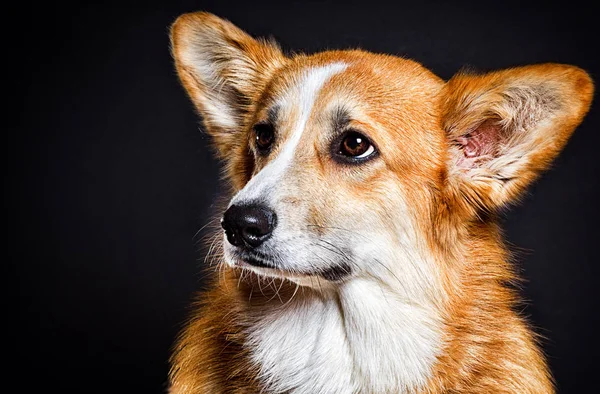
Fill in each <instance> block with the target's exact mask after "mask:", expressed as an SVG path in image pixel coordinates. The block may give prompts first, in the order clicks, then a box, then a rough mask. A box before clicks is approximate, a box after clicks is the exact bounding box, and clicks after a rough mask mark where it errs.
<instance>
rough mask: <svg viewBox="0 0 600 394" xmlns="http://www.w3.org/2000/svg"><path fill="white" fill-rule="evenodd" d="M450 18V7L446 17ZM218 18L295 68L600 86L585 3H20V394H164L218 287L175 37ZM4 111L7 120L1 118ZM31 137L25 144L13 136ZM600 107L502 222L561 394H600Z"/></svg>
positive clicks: (8, 54)
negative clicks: (192, 313) (409, 61)
mask: <svg viewBox="0 0 600 394" xmlns="http://www.w3.org/2000/svg"><path fill="white" fill-rule="evenodd" d="M450 3H451V4H450ZM194 10H206V11H210V12H213V13H215V14H217V15H219V16H222V17H225V18H228V19H230V20H231V21H233V22H234V23H236V24H237V25H239V26H240V27H241V28H243V29H244V30H246V31H248V32H250V33H251V34H253V35H259V36H261V35H262V36H268V35H272V36H273V37H275V38H276V39H277V40H278V41H279V42H280V43H281V44H282V46H283V47H284V49H286V50H297V51H307V52H313V51H317V50H322V49H327V48H349V47H362V48H364V49H368V50H371V51H376V52H387V53H392V54H398V55H404V56H407V57H410V58H413V59H415V60H418V61H420V62H422V63H423V64H424V65H425V66H427V67H429V68H430V69H432V70H433V71H434V72H436V73H437V74H438V75H440V76H441V77H443V78H446V79H447V78H449V77H451V76H452V74H454V73H455V72H456V71H457V70H459V69H460V68H461V67H463V66H465V65H468V66H471V67H472V68H474V69H477V70H481V71H486V70H492V69H498V68H503V67H510V66H515V65H524V64H529V63H539V62H548V61H551V62H562V63H570V64H575V65H578V66H580V67H582V68H584V69H586V70H588V71H589V72H590V73H591V74H592V76H593V77H594V78H595V79H596V80H600V64H599V61H598V60H599V57H598V31H599V29H598V27H597V17H596V16H594V12H593V10H592V9H585V8H583V7H582V5H580V4H577V3H575V2H562V3H560V4H556V5H554V4H548V3H540V4H538V5H534V4H528V3H523V2H520V3H505V2H502V3H501V2H499V1H497V2H489V3H487V2H474V3H471V4H468V3H457V2H439V3H436V2H425V1H414V2H410V3H402V2H395V3H393V4H392V3H390V4H387V3H376V2H372V1H369V2H362V3H357V4H350V3H348V2H344V3H337V4H334V3H312V2H311V3H287V4H284V2H282V3H281V4H278V3H273V4H267V3H264V2H257V1H245V2H226V1H200V0H198V1H169V2H167V1H165V2H163V3H162V4H161V3H159V2H150V1H146V2H139V4H138V5H135V6H134V5H128V4H126V3H123V2H119V3H114V4H109V3H107V2H104V3H98V4H96V5H92V4H88V5H81V4H80V5H77V6H73V5H69V4H63V5H55V6H50V5H45V6H43V7H42V6H39V5H35V4H31V3H23V4H22V5H21V7H20V9H18V10H15V11H14V12H8V11H7V12H6V13H5V15H4V19H5V21H11V22H14V24H13V23H9V22H6V23H5V25H4V27H5V28H7V31H6V32H5V34H4V36H3V38H4V44H5V45H4V54H5V56H4V59H5V64H6V65H8V66H10V67H9V71H5V73H6V74H5V78H4V80H5V85H6V86H8V88H9V89H8V90H5V92H10V94H7V97H5V99H8V101H10V103H11V104H12V105H10V106H8V108H9V110H8V111H7V113H6V114H5V116H6V117H7V119H8V122H7V126H6V129H5V131H6V135H7V138H6V139H5V140H4V149H3V150H4V151H5V152H4V155H3V158H4V160H3V161H4V162H5V171H4V172H5V174H6V179H7V180H8V181H7V182H5V188H6V189H5V192H4V194H5V198H6V200H5V211H6V213H7V217H8V219H9V220H8V222H7V229H8V230H9V231H7V234H6V235H5V237H4V239H5V242H7V243H8V249H13V248H14V249H15V251H16V253H15V254H14V255H12V256H9V255H7V256H9V257H8V258H7V263H8V264H7V270H8V275H6V276H5V278H7V282H8V289H9V290H10V293H9V298H8V299H9V302H8V305H9V309H10V311H11V312H14V315H16V319H12V318H11V319H10V320H9V321H8V322H7V323H5V324H6V325H7V326H8V327H9V328H11V329H12V330H10V332H11V334H7V335H6V336H5V343H7V344H8V348H9V349H10V351H11V352H9V353H4V354H5V358H6V359H7V361H9V364H10V365H12V367H13V368H11V371H10V372H11V373H9V374H8V376H6V377H5V379H4V380H5V381H6V382H7V383H16V384H17V385H18V387H19V392H36V391H40V390H42V389H43V388H55V389H61V390H62V392H82V393H83V392H129V393H131V392H140V393H151V392H156V393H159V392H163V391H164V384H165V380H166V375H167V370H168V365H167V358H168V355H169V349H170V346H171V345H172V343H173V340H174V337H175V335H176V333H177V332H178V330H179V329H180V327H181V323H182V322H183V321H184V318H185V316H186V315H187V313H188V304H189V302H190V300H191V299H192V296H193V293H194V291H196V290H198V289H200V288H201V287H202V274H201V267H202V258H203V252H202V250H198V245H195V241H196V238H194V234H195V233H196V231H197V230H198V229H199V228H200V227H202V225H203V224H205V223H206V222H207V220H208V218H209V217H210V215H211V214H212V213H213V206H212V204H213V201H214V200H215V198H216V197H217V196H218V195H219V189H220V186H219V181H218V178H219V169H218V163H217V162H216V161H215V160H213V158H212V156H211V151H210V149H209V147H208V139H207V137H206V136H205V135H203V134H202V132H200V131H198V118H197V116H196V115H195V113H194V111H193V108H192V106H191V104H190V102H189V101H188V99H187V97H186V96H185V93H184V91H183V89H182V88H181V87H180V85H179V83H178V81H177V78H176V76H175V72H174V68H173V64H172V60H171V57H170V54H169V50H168V45H169V43H168V26H169V25H170V24H171V23H172V22H173V21H174V19H175V18H176V17H177V15H179V14H181V13H183V12H189V11H194ZM5 110H6V108H5ZM15 121H16V123H17V125H16V127H15V126H14V122H15ZM599 129H600V107H599V106H598V102H597V100H596V102H595V104H594V105H593V108H592V110H591V112H590V114H589V115H588V117H587V118H586V120H585V121H584V123H583V124H582V126H581V127H580V128H579V129H578V131H577V132H576V133H575V135H574V137H573V138H572V140H571V141H570V143H569V144H568V146H567V148H566V149H565V151H564V152H563V154H562V155H561V156H560V157H559V158H558V160H557V161H556V162H555V165H554V168H553V169H552V170H550V171H549V172H548V173H546V174H545V175H544V176H543V178H542V179H540V180H539V181H538V182H537V183H536V184H535V185H533V187H532V188H531V189H530V193H529V194H528V195H527V196H526V197H525V198H524V200H523V202H522V203H521V204H520V205H519V206H517V207H515V208H513V209H512V210H510V211H509V212H508V213H507V214H506V215H505V218H504V227H505V229H506V237H507V240H508V241H509V242H510V243H511V244H512V245H513V246H514V247H515V248H516V249H517V250H518V251H519V252H520V253H519V263H518V267H519V269H520V270H521V273H522V276H523V277H524V278H525V279H526V281H525V283H524V289H523V295H524V297H525V299H526V300H528V303H527V306H526V307H525V308H524V314H526V315H529V316H530V318H531V321H532V322H533V324H534V325H535V326H536V327H539V329H538V332H540V333H541V334H542V335H544V336H546V337H547V339H546V340H544V342H543V344H544V345H543V346H544V350H545V351H546V352H547V354H548V356H549V362H550V365H551V368H552V371H553V373H554V375H555V377H556V380H557V383H558V387H559V392H562V393H579V392H587V391H588V390H591V388H592V387H594V386H593V383H594V382H596V381H597V376H596V374H597V372H596V367H597V365H596V364H595V363H594V361H593V360H595V357H596V354H597V352H598V350H599V349H598V344H599V340H598V334H597V333H598V312H599V311H598V295H597V291H596V286H595V283H596V281H597V277H598V274H599V273H600V270H599V268H598V265H599V263H600V253H599V251H598V250H599V247H600V242H599V241H600V240H599V231H598V223H599V222H600V212H599V209H598V203H599V202H600V192H599V190H600V187H599V174H600V158H599V157H598V156H599V155H598V153H597V152H598V146H599V142H600V138H599Z"/></svg>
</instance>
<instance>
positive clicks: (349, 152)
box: [338, 131, 375, 160]
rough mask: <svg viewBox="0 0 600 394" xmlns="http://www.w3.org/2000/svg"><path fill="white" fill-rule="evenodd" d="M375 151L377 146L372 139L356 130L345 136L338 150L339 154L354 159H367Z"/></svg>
mask: <svg viewBox="0 0 600 394" xmlns="http://www.w3.org/2000/svg"><path fill="white" fill-rule="evenodd" d="M373 153H375V147H374V146H373V144H371V141H369V139H368V138H367V137H365V136H364V135H362V134H360V133H358V132H356V131H350V132H348V133H346V134H345V135H344V136H343V138H342V142H341V144H340V149H339V152H338V154H340V155H343V156H345V157H347V158H349V159H354V160H362V159H366V158H368V157H370V156H371V155H373Z"/></svg>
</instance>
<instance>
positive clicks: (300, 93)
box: [230, 63, 347, 205]
mask: <svg viewBox="0 0 600 394" xmlns="http://www.w3.org/2000/svg"><path fill="white" fill-rule="evenodd" d="M346 67H347V65H346V64H344V63H332V64H328V65H326V66H322V67H316V68H311V69H309V70H307V71H305V72H304V75H303V77H302V79H301V80H300V81H299V83H298V85H296V86H295V87H294V89H292V90H290V91H288V92H287V93H286V96H285V98H284V99H283V100H282V107H283V106H295V107H297V108H298V113H299V118H298V119H297V120H296V124H295V127H294V129H293V131H292V134H291V136H290V137H289V139H288V141H287V142H286V143H285V145H284V146H283V148H282V149H281V152H280V153H279V155H278V156H277V158H276V159H275V160H273V161H272V162H270V163H269V164H268V165H266V166H265V168H263V169H262V170H261V171H260V172H259V173H258V174H256V175H255V176H254V177H253V178H252V179H250V181H249V182H248V183H247V184H246V186H245V187H244V188H243V189H242V190H240V191H239V192H238V193H237V194H236V195H235V196H234V198H233V199H232V200H231V203H230V205H233V204H235V203H238V202H240V201H250V200H254V199H258V198H260V197H263V198H264V197H266V196H264V195H262V194H263V193H264V192H265V191H266V190H267V189H269V188H270V186H273V185H275V184H277V182H278V181H279V179H280V178H281V177H282V176H283V174H284V173H285V170H286V168H287V167H288V165H289V164H290V163H291V161H292V160H293V158H294V153H295V151H296V147H297V146H298V144H299V143H300V139H301V137H302V134H303V133H304V130H305V128H306V123H307V122H308V119H309V118H310V114H311V113H312V109H313V106H314V103H315V101H316V99H317V97H318V96H319V91H320V90H321V88H322V87H323V85H324V84H325V83H326V82H327V81H328V80H329V79H330V78H331V77H332V76H334V75H335V74H337V73H340V72H342V71H343V70H345V69H346Z"/></svg>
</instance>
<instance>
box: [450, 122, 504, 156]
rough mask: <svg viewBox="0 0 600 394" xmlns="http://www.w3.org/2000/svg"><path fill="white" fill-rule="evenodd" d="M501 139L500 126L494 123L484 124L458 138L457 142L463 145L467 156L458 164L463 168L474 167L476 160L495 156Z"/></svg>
mask: <svg viewBox="0 0 600 394" xmlns="http://www.w3.org/2000/svg"><path fill="white" fill-rule="evenodd" d="M500 138H501V136H500V126H499V125H498V124H496V123H495V122H492V121H486V122H483V123H482V124H481V125H479V126H478V127H477V128H476V129H475V130H473V131H471V132H470V133H469V134H466V135H464V136H461V137H458V138H457V139H456V142H458V143H459V144H460V145H461V148H462V151H463V154H464V156H465V159H461V160H459V163H458V164H459V165H460V166H461V167H472V166H473V164H474V161H475V160H476V159H478V158H481V157H484V156H494V155H495V154H496V153H498V152H497V151H498V142H499V141H500ZM468 159H472V160H468Z"/></svg>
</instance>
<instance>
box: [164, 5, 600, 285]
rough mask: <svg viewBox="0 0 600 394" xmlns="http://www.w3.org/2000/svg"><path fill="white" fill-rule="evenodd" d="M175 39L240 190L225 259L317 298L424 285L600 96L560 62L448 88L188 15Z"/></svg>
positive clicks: (194, 94)
mask: <svg viewBox="0 0 600 394" xmlns="http://www.w3.org/2000/svg"><path fill="white" fill-rule="evenodd" d="M171 38H172V49H173V54H174V57H175V60H176V66H177V71H178V74H179V76H180V78H181V80H182V82H183V84H184V86H185V88H186V89H187V91H188V93H189V95H190V97H191V99H192V101H193V102H194V104H195V105H196V107H197V108H198V111H199V113H200V115H201V116H202V118H203V121H204V125H205V127H206V130H207V132H208V133H209V134H210V135H211V136H212V137H213V139H214V143H215V146H216V148H217V152H218V155H219V156H220V157H221V158H222V159H223V160H224V161H225V163H226V175H227V177H228V180H229V181H230V182H231V184H232V186H233V189H234V190H233V191H234V195H233V198H232V199H231V201H230V204H229V206H228V209H227V210H226V212H225V213H224V216H223V220H222V225H223V228H224V234H225V239H224V242H225V256H226V261H227V263H229V264H231V265H233V266H242V267H245V268H249V269H252V270H253V271H255V272H257V273H259V274H260V275H267V276H279V277H281V276H283V277H286V278H288V279H291V280H293V281H296V282H298V283H301V284H305V285H308V286H311V285H312V286H314V285H317V284H318V285H319V286H322V285H325V284H327V285H332V286H335V285H336V283H340V282H344V281H346V280H348V279H350V278H353V277H367V276H369V277H376V278H386V277H392V278H394V279H393V280H396V279H397V278H403V279H402V282H403V283H404V284H405V288H407V289H408V290H409V291H410V287H411V283H413V284H414V286H422V285H423V282H424V281H427V280H429V279H427V278H429V277H432V276H435V275H436V274H435V271H436V267H435V264H436V262H435V261H436V258H435V256H436V253H438V252H439V251H444V250H450V249H451V246H449V243H452V242H453V241H455V240H456V237H459V236H460V234H459V233H460V228H461V227H468V223H470V222H471V221H477V220H481V217H482V216H485V215H482V214H484V213H490V212H493V211H494V210H496V209H497V208H499V207H501V206H503V205H505V204H507V203H510V202H511V201H512V200H514V199H516V198H517V197H518V196H519V194H520V193H521V192H522V191H523V190H524V188H525V187H526V186H527V185H528V184H529V183H530V182H531V181H532V180H533V179H534V178H535V177H536V176H537V175H538V174H539V173H540V172H541V171H542V170H544V169H545V168H546V167H547V166H548V165H549V163H550V161H551V160H552V159H553V158H554V157H555V156H556V155H557V154H558V152H559V151H560V150H561V149H562V147H563V146H564V145H565V143H566V141H567V139H568V138H569V136H570V135H571V133H572V131H573V130H574V128H575V127H576V126H577V125H578V124H579V123H580V122H581V120H582V118H583V116H584V115H585V113H586V111H587V110H588V108H589V105H590V101H591V97H592V92H593V85H592V82H591V80H590V78H589V76H588V75H587V74H586V73H585V72H584V71H582V70H580V69H578V68H576V67H572V66H565V65H558V64H544V65H535V66H527V67H521V68H513V69H509V70H504V71H499V72H493V73H489V74H484V75H470V74H466V73H461V74H459V75H457V76H455V77H453V78H452V79H451V80H450V81H448V82H445V81H443V80H442V79H440V78H439V77H437V76H436V75H434V74H433V73H432V72H430V71H429V70H427V69H425V68H424V67H423V66H421V65H420V64H418V63H416V62H414V61H410V60H407V59H403V58H398V57H394V56H386V55H378V54H372V53H368V52H363V51H331V52H323V53H319V54H316V55H311V56H305V55H294V56H292V57H288V56H285V55H284V54H282V52H281V51H280V49H279V48H278V47H277V46H276V45H275V44H274V43H272V42H267V41H259V40H256V39H253V38H252V37H250V36H249V35H247V34H246V33H244V32H242V31H241V30H239V29H238V28H237V27H235V26H234V25H232V24H231V23H229V22H227V21H224V20H222V19H219V18H217V17H215V16H213V15H210V14H206V13H195V14H188V15H184V16H182V17H180V18H179V19H178V20H177V22H176V23H175V24H174V25H173V28H172V36H171ZM488 216H489V215H488ZM445 229H446V230H445ZM447 229H450V230H447ZM453 231H454V232H453ZM416 277H418V278H417V279H418V280H414V281H413V280H411V279H415V278H416ZM431 280H433V279H431Z"/></svg>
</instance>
